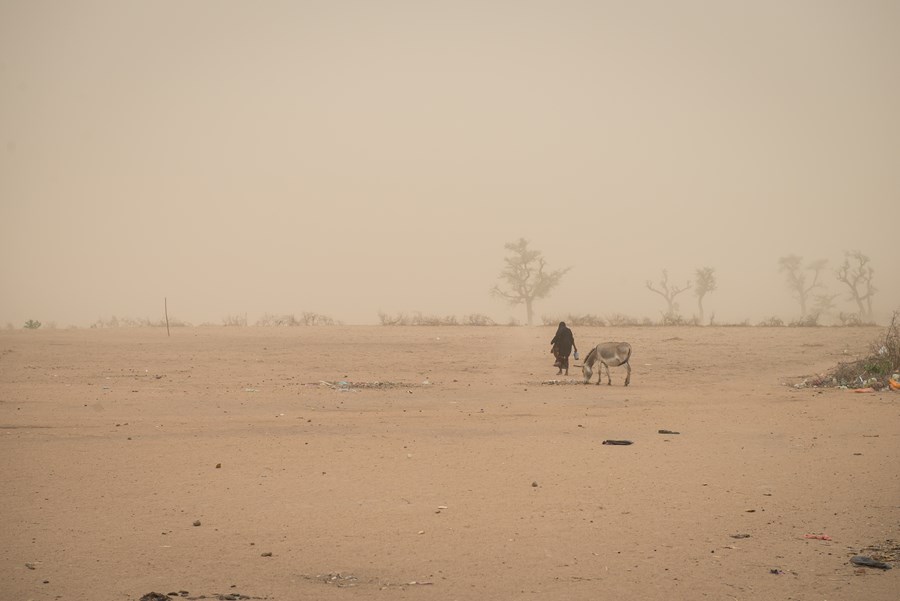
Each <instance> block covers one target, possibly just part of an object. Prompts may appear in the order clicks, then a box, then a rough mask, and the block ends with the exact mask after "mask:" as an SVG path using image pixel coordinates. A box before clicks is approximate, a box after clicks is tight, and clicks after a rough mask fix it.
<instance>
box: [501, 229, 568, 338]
mask: <svg viewBox="0 0 900 601" xmlns="http://www.w3.org/2000/svg"><path fill="white" fill-rule="evenodd" d="M504 248H506V250H508V251H509V253H510V254H509V256H507V257H505V258H504V259H503V260H504V262H505V263H506V267H504V268H503V271H501V272H500V279H502V280H504V281H505V282H506V284H507V289H502V288H500V286H499V285H497V286H494V287H493V288H492V289H491V294H493V295H494V296H497V297H499V298H502V299H503V300H505V301H506V302H508V303H509V304H510V305H521V304H524V305H525V314H526V316H527V318H528V325H532V322H533V319H534V301H535V300H537V299H539V298H546V297H547V296H548V295H549V294H550V291H551V290H553V289H554V288H556V286H557V285H558V284H559V283H560V281H561V280H562V277H563V276H564V275H565V274H566V272H568V271H569V269H571V267H566V268H565V269H556V270H553V271H547V270H546V267H547V263H546V261H544V257H543V256H542V254H541V251H539V250H532V249H530V248H528V240H526V239H525V238H519V239H518V240H517V241H516V242H509V243H507V244H505V245H504Z"/></svg>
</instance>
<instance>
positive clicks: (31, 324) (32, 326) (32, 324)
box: [24, 319, 41, 330]
mask: <svg viewBox="0 0 900 601" xmlns="http://www.w3.org/2000/svg"><path fill="white" fill-rule="evenodd" d="M24 327H25V329H26V330H36V329H38V328H39V327H41V322H39V321H37V320H35V319H29V320H28V321H26V322H25V326H24Z"/></svg>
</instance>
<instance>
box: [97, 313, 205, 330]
mask: <svg viewBox="0 0 900 601" xmlns="http://www.w3.org/2000/svg"><path fill="white" fill-rule="evenodd" d="M90 327H91V328H164V327H166V320H165V318H163V319H160V320H157V321H153V320H152V319H149V318H147V317H144V318H142V319H141V318H134V317H116V316H115V315H113V316H112V317H110V318H109V319H105V320H104V319H103V318H100V319H98V320H97V321H95V322H94V323H92V324H91V325H90ZM169 327H171V328H190V327H192V325H191V324H190V323H189V322H187V321H183V320H181V319H178V318H177V317H169Z"/></svg>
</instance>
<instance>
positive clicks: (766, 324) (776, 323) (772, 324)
mask: <svg viewBox="0 0 900 601" xmlns="http://www.w3.org/2000/svg"><path fill="white" fill-rule="evenodd" d="M756 325H757V326H759V327H761V328H783V327H784V320H782V319H781V318H780V317H777V316H775V315H773V316H772V317H769V318H767V319H764V320H762V321H761V322H759V323H758V324H756Z"/></svg>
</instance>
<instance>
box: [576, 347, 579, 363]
mask: <svg viewBox="0 0 900 601" xmlns="http://www.w3.org/2000/svg"><path fill="white" fill-rule="evenodd" d="M578 359H579V357H578V349H575V360H576V361H578Z"/></svg>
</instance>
